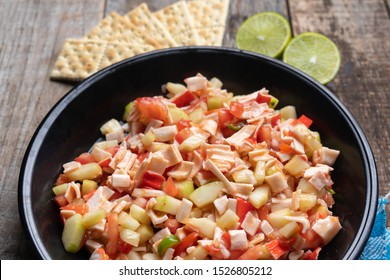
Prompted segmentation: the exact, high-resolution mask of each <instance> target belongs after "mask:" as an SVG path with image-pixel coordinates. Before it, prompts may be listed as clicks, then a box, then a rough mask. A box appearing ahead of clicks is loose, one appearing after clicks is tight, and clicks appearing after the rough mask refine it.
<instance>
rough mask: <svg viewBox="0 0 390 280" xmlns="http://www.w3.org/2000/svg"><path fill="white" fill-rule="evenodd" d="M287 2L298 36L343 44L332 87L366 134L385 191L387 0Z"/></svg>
mask: <svg viewBox="0 0 390 280" xmlns="http://www.w3.org/2000/svg"><path fill="white" fill-rule="evenodd" d="M289 6H290V12H291V19H292V25H293V30H294V34H296V35H297V34H300V33H302V32H306V31H315V32H319V33H323V34H325V35H326V36H328V37H329V38H331V39H332V40H334V42H335V43H336V45H337V46H338V47H339V49H340V51H341V57H342V63H341V68H340V71H339V73H338V74H337V76H336V78H335V80H334V81H332V82H331V83H329V84H328V87H329V88H330V89H331V90H332V91H333V92H334V93H335V94H336V95H337V96H338V97H339V98H340V99H341V101H342V102H343V103H344V104H345V105H346V106H347V108H348V109H349V110H350V111H351V112H352V114H353V115H354V116H355V117H356V119H357V121H358V122H359V124H360V126H361V127H362V129H363V131H364V133H365V134H366V136H367V138H368V140H369V142H370V145H371V147H372V150H373V152H374V156H375V158H376V163H377V168H378V176H379V184H380V194H382V195H384V194H385V193H387V192H389V191H390V183H389V182H390V169H389V166H390V134H389V127H390V106H389V98H390V87H389V77H390V63H389V61H390V52H389V50H390V40H389V39H388V38H390V22H389V18H388V16H389V15H388V13H387V9H386V6H385V3H384V1H382V0H365V1H347V0H345V1H335V0H326V1H323V0H311V1H303V0H290V1H289ZM309 14H310V16H308V15H309ZM386 38H387V39H386Z"/></svg>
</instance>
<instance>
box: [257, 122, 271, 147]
mask: <svg viewBox="0 0 390 280" xmlns="http://www.w3.org/2000/svg"><path fill="white" fill-rule="evenodd" d="M271 134H272V127H271V126H270V125H263V126H261V127H260V129H259V132H258V134H257V142H258V143H261V142H265V143H266V144H267V145H268V146H269V145H270V144H271V141H272V135H271Z"/></svg>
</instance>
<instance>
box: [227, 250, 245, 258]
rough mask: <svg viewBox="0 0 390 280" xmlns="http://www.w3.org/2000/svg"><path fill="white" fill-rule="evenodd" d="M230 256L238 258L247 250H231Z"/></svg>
mask: <svg viewBox="0 0 390 280" xmlns="http://www.w3.org/2000/svg"><path fill="white" fill-rule="evenodd" d="M229 252H230V257H229V260H237V259H238V258H239V257H241V256H242V254H243V253H244V252H245V251H243V250H229Z"/></svg>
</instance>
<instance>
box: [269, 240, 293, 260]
mask: <svg viewBox="0 0 390 280" xmlns="http://www.w3.org/2000/svg"><path fill="white" fill-rule="evenodd" d="M265 247H266V248H267V250H268V251H269V252H270V254H271V255H272V257H273V258H274V259H275V260H277V259H279V258H280V257H281V256H283V255H284V254H285V253H286V252H288V250H285V249H283V248H282V247H281V246H280V244H279V241H278V240H276V239H274V240H272V241H270V242H268V243H267V244H265Z"/></svg>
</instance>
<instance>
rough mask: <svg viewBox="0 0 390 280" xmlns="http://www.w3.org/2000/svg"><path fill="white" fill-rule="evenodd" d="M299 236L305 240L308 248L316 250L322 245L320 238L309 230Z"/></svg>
mask: <svg viewBox="0 0 390 280" xmlns="http://www.w3.org/2000/svg"><path fill="white" fill-rule="evenodd" d="M301 236H302V237H303V238H305V239H306V244H307V245H308V247H309V248H317V247H319V246H320V245H321V244H322V243H323V242H322V239H321V237H320V236H319V235H318V234H317V233H316V232H315V231H314V230H312V229H311V228H309V229H308V230H307V231H306V232H305V233H301Z"/></svg>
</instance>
